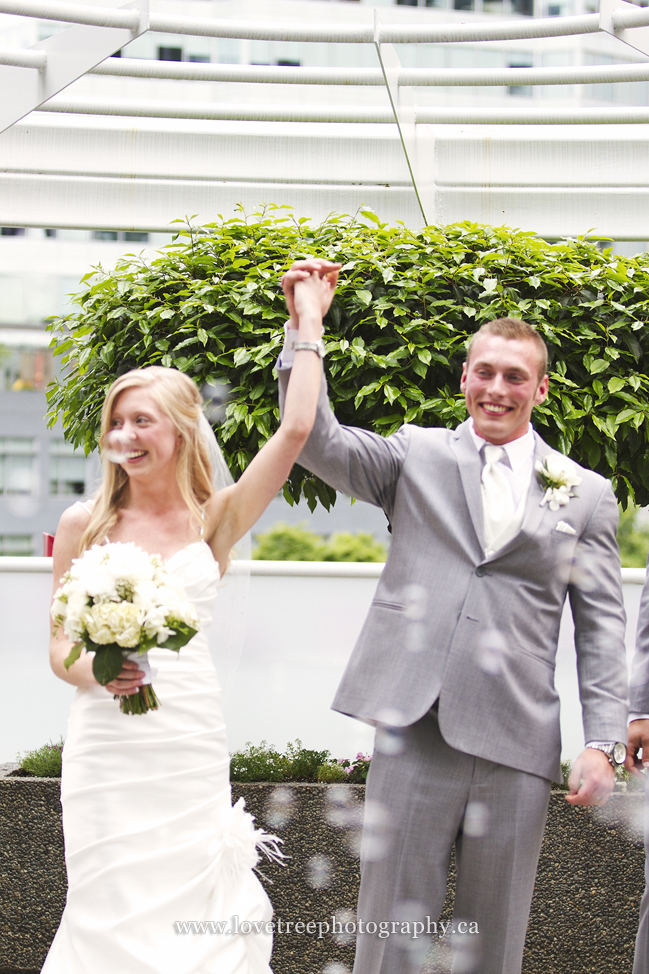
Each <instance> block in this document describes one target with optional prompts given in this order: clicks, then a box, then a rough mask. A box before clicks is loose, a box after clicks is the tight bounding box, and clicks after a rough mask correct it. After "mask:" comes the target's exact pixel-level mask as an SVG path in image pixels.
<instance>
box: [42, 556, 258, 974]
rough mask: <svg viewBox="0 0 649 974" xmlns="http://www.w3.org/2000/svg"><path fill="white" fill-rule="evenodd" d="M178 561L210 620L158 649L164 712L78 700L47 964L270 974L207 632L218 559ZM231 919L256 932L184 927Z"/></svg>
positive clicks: (82, 694) (246, 821)
mask: <svg viewBox="0 0 649 974" xmlns="http://www.w3.org/2000/svg"><path fill="white" fill-rule="evenodd" d="M167 568H168V570H170V571H172V572H173V573H174V574H176V575H177V576H178V577H179V578H180V579H181V581H182V582H183V584H184V586H185V591H186V594H187V597H188V598H189V599H190V600H191V601H192V602H193V604H194V606H195V607H196V610H197V612H198V616H199V620H200V623H201V628H200V631H199V633H198V634H197V635H196V636H195V637H194V638H193V639H192V640H191V641H190V642H189V643H188V644H187V645H186V646H184V647H183V648H182V649H181V650H180V652H179V653H175V652H171V651H169V650H164V649H155V650H151V651H150V652H149V660H150V662H151V664H152V666H153V667H154V668H155V669H157V674H156V675H155V676H154V677H153V681H152V682H153V685H154V688H155V691H156V694H157V696H158V699H159V701H160V708H159V709H158V710H156V711H151V712H149V713H147V714H144V715H133V716H132V715H125V714H122V713H121V712H120V710H119V706H118V703H117V701H115V700H113V697H112V696H111V694H109V693H108V692H107V691H106V690H105V689H104V688H103V687H95V688H92V689H89V690H78V691H77V693H76V695H75V697H74V700H73V704H72V709H71V713H70V718H69V722H68V730H67V735H66V739H65V747H64V751H63V776H62V782H61V802H62V807H63V831H64V839H65V855H66V865H67V870H68V898H67V903H66V908H65V911H64V914H63V918H62V920H61V926H60V927H59V930H58V933H57V935H56V937H55V939H54V942H53V944H52V947H51V949H50V953H49V954H48V957H47V960H46V962H45V966H44V967H43V974H117V972H119V974H270V967H269V959H270V951H271V944H272V940H271V934H270V923H269V922H268V921H270V920H271V917H272V909H271V906H270V903H269V901H268V898H267V896H266V894H265V892H264V890H263V888H262V887H261V885H260V883H259V880H258V879H257V876H256V875H255V873H254V872H253V867H254V866H255V864H256V862H257V851H256V846H255V832H254V828H253V824H252V820H251V818H250V816H249V815H247V814H246V813H245V812H244V810H243V806H242V804H241V802H239V803H237V805H236V806H235V807H234V808H232V805H231V797H230V783H229V755H228V750H227V744H226V736H225V725H224V723H223V717H222V712H221V691H220V687H219V684H218V679H217V675H216V672H215V669H214V666H213V663H212V659H211V656H210V652H209V647H208V640H207V632H208V629H209V626H210V623H211V621H212V610H213V605H214V600H215V598H216V594H217V589H218V584H219V572H218V566H217V564H216V562H215V561H214V558H213V556H212V552H211V550H210V548H209V546H208V545H207V544H206V543H205V542H203V541H199V542H196V543H195V544H191V545H188V546H187V547H186V548H183V549H181V550H180V551H177V552H176V553H175V554H174V555H173V556H172V557H171V558H169V559H168V561H167ZM233 917H237V918H238V920H239V922H240V921H242V920H248V921H251V922H252V923H253V931H255V932H252V933H248V934H246V935H241V934H236V933H231V932H222V933H205V934H201V933H189V932H185V933H183V932H179V931H182V930H188V929H190V928H187V927H184V926H183V924H185V923H187V922H190V923H191V921H198V922H200V921H217V922H218V921H226V925H225V927H224V931H230V930H232V929H236V925H233V924H232V918H233ZM255 921H256V923H255ZM244 929H245V928H244Z"/></svg>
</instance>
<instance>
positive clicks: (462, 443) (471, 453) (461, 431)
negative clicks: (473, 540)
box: [451, 420, 484, 550]
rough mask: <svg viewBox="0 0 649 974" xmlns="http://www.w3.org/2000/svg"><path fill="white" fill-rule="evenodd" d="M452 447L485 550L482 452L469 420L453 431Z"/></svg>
mask: <svg viewBox="0 0 649 974" xmlns="http://www.w3.org/2000/svg"><path fill="white" fill-rule="evenodd" d="M451 449H452V450H453V453H454V454H455V458H456V460H457V465H458V469H459V471H460V477H461V479H462V487H463V488H464V496H465V498H466V503H467V507H468V508H469V514H470V516H471V523H472V524H473V530H474V531H475V533H476V537H477V539H478V542H479V544H480V547H481V548H482V549H483V550H484V526H483V521H482V492H481V488H480V474H481V472H482V462H481V460H480V454H479V453H478V451H477V450H476V448H475V443H474V442H473V440H472V439H471V433H470V430H469V421H468V420H467V421H466V422H464V423H462V424H461V425H460V426H458V427H457V429H455V430H454V431H453V435H452V437H451Z"/></svg>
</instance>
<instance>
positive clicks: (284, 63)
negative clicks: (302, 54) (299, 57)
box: [277, 58, 300, 68]
mask: <svg viewBox="0 0 649 974" xmlns="http://www.w3.org/2000/svg"><path fill="white" fill-rule="evenodd" d="M277 66H278V67H281V68H299V67H300V62H299V61H289V60H287V59H285V58H284V59H281V60H279V61H278V62H277Z"/></svg>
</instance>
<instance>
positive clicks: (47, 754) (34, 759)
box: [17, 738, 63, 778]
mask: <svg viewBox="0 0 649 974" xmlns="http://www.w3.org/2000/svg"><path fill="white" fill-rule="evenodd" d="M62 754H63V738H61V740H60V741H59V743H58V744H53V743H52V742H51V741H50V743H49V744H44V745H43V747H39V748H37V749H36V750H35V751H27V752H26V753H25V754H19V755H18V758H17V760H18V762H19V763H20V767H21V768H22V769H23V770H24V771H29V772H30V774H33V775H35V776H36V777H37V778H60V777H61V757H62Z"/></svg>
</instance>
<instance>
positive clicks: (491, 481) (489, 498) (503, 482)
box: [482, 443, 516, 549]
mask: <svg viewBox="0 0 649 974" xmlns="http://www.w3.org/2000/svg"><path fill="white" fill-rule="evenodd" d="M482 449H483V452H484V458H485V465H484V467H483V468H482V513H483V519H484V534H485V538H484V540H485V548H486V549H490V548H491V547H492V544H493V542H494V541H495V540H496V539H497V538H498V536H499V535H500V534H501V533H502V531H503V530H504V529H505V528H506V527H507V525H508V524H509V523H510V521H511V520H512V518H513V517H514V514H515V513H516V510H515V507H514V498H513V496H512V491H511V487H510V486H509V482H508V480H507V477H506V475H505V473H504V471H503V470H502V468H501V467H500V466H499V463H498V461H499V460H500V459H501V458H502V457H503V456H504V455H505V451H504V450H503V448H502V447H501V446H494V444H493V443H485V445H484V447H483V448H482Z"/></svg>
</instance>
